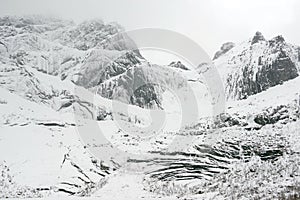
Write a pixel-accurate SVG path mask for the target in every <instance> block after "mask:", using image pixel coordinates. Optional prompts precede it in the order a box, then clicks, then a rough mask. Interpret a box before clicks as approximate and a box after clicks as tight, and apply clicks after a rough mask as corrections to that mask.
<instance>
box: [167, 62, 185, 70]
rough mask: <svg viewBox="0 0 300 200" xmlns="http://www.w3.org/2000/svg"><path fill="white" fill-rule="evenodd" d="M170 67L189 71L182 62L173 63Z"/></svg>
mask: <svg viewBox="0 0 300 200" xmlns="http://www.w3.org/2000/svg"><path fill="white" fill-rule="evenodd" d="M169 66H170V67H175V68H179V69H183V70H189V69H188V68H187V67H186V66H185V65H184V64H182V63H181V62H180V61H177V62H175V61H174V62H171V63H170V64H169Z"/></svg>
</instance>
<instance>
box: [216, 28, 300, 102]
mask: <svg viewBox="0 0 300 200" xmlns="http://www.w3.org/2000/svg"><path fill="white" fill-rule="evenodd" d="M225 46H228V45H225ZM230 47H231V48H225V47H222V48H221V49H226V52H224V53H223V54H220V53H217V54H216V56H217V58H216V59H215V60H214V63H215V65H216V66H217V68H218V70H219V71H220V74H221V75H222V76H223V80H224V84H225V88H226V94H227V98H228V99H245V98H248V96H251V95H253V94H257V93H260V92H262V91H265V90H266V89H268V88H270V87H273V86H276V85H279V84H282V83H283V82H285V81H288V80H291V79H294V78H296V77H298V75H299V69H300V48H299V46H296V45H292V44H289V43H288V42H286V41H285V39H284V38H283V36H276V37H274V38H272V39H270V40H266V39H265V38H264V37H263V35H262V34H261V33H260V32H257V33H256V34H255V36H254V37H253V38H251V39H249V40H247V41H244V42H242V43H241V44H237V45H236V46H235V47H232V45H230ZM216 56H215V57H216Z"/></svg>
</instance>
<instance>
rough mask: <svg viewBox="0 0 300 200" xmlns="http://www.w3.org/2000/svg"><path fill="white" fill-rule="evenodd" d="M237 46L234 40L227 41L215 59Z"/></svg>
mask: <svg viewBox="0 0 300 200" xmlns="http://www.w3.org/2000/svg"><path fill="white" fill-rule="evenodd" d="M234 46H235V44H234V43H232V42H226V43H224V44H223V45H222V47H221V49H220V50H219V51H217V52H216V53H215V56H214V58H213V60H215V59H217V58H219V57H220V56H222V55H223V54H225V53H227V52H228V51H229V50H230V49H232V48H233V47H234Z"/></svg>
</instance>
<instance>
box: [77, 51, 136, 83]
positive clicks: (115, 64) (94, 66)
mask: <svg viewBox="0 0 300 200" xmlns="http://www.w3.org/2000/svg"><path fill="white" fill-rule="evenodd" d="M140 63H141V62H140V60H139V57H138V55H136V54H135V53H134V52H132V51H131V52H126V53H125V54H121V56H120V57H117V58H115V59H112V60H110V59H103V57H102V58H101V57H100V56H99V55H98V53H96V54H95V55H91V56H90V57H89V58H88V59H87V60H86V61H85V63H84V65H83V67H82V70H81V71H80V76H79V78H78V79H77V80H76V81H74V83H75V84H76V85H80V86H83V87H85V88H91V87H95V86H97V85H99V84H101V83H103V82H104V81H106V80H108V79H110V78H112V77H115V76H118V75H120V74H122V73H125V72H126V71H127V70H128V69H130V68H131V67H134V66H135V65H138V64H140Z"/></svg>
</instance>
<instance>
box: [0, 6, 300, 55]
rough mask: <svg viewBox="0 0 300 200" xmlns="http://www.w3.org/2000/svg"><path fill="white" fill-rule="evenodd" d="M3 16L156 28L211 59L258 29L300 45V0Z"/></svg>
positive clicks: (11, 11) (18, 9)
mask: <svg viewBox="0 0 300 200" xmlns="http://www.w3.org/2000/svg"><path fill="white" fill-rule="evenodd" d="M0 2H1V4H0V14H1V15H22V14H47V15H49V14H50V15H58V16H60V17H63V18H67V19H73V20H75V21H76V22H80V21H83V20H85V19H91V18H101V19H103V20H104V21H105V22H111V21H116V22H118V23H119V24H121V25H122V26H124V27H125V28H126V29H127V30H132V29H137V28H143V27H155V28H166V29H170V30H173V31H177V32H179V33H182V34H184V35H186V36H188V37H190V38H191V39H193V40H195V41H196V42H197V43H198V44H199V45H201V46H202V48H203V49H204V50H205V51H206V52H207V53H208V54H209V55H211V56H212V55H213V54H214V52H216V51H217V50H218V49H219V47H220V46H221V44H223V43H224V42H227V41H233V42H241V41H243V40H246V39H248V38H250V37H252V36H253V35H254V33H255V32H256V31H257V30H259V31H261V32H262V33H263V34H264V36H265V37H266V38H271V37H273V36H276V35H279V34H282V35H284V37H285V38H286V40H287V41H288V42H291V43H296V44H300V1H298V0H206V1H204V0H0Z"/></svg>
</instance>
